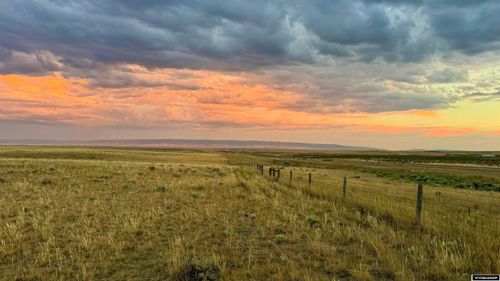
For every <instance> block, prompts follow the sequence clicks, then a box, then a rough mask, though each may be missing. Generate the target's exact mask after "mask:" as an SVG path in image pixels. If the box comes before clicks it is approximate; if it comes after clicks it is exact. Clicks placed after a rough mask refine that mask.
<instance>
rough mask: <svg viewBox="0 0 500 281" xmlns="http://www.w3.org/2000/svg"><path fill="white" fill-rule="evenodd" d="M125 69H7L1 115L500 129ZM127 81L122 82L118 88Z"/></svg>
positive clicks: (438, 130)
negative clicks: (348, 109) (79, 72)
mask: <svg viewBox="0 0 500 281" xmlns="http://www.w3.org/2000/svg"><path fill="white" fill-rule="evenodd" d="M121 69H122V71H123V73H119V75H117V74H116V73H104V74H103V75H102V77H99V79H100V80H99V81H92V82H89V81H87V80H85V79H74V78H66V77H63V76H61V75H58V74H55V75H51V76H40V77H31V76H21V75H3V76H2V75H0V91H1V96H0V102H1V104H2V107H1V108H0V119H8V120H27V121H33V122H55V123H64V124H72V125H78V126H103V125H108V126H122V127H127V126H128V127H152V126H154V127H162V126H178V127H183V126H185V124H187V123H189V124H190V125H189V126H205V127H206V126H218V127H224V126H236V127H258V128H270V129H323V128H334V127H347V128H350V131H352V132H374V133H383V134H414V135H421V136H426V137H450V136H461V135H467V134H471V133H490V134H491V133H492V132H495V133H496V134H497V135H498V134H500V131H498V130H497V131H493V130H487V131H484V130H483V131H480V130H476V129H472V128H469V127H465V126H458V125H457V126H456V127H454V126H451V125H449V124H441V123H439V122H441V121H442V119H443V118H446V116H444V115H442V114H441V113H439V112H435V111H424V110H409V111H405V112H388V113H381V114H369V113H357V114H354V113H351V114H348V113H343V114H340V113H331V110H330V108H328V107H327V106H326V105H322V104H321V103H319V102H311V101H310V99H309V98H308V97H307V96H306V95H304V94H301V93H297V92H292V91H289V90H282V89H279V88H276V87H273V85H266V84H263V83H260V82H255V81H256V80H255V79H252V78H251V77H248V76H247V75H246V74H244V73H229V74H228V73H221V72H213V71H204V70H198V71H196V70H179V69H162V70H148V69H144V68H142V67H139V66H134V65H130V66H123V67H122V68H121ZM113 75H115V76H113ZM107 80H110V81H111V80H112V83H106V81H107ZM120 81H121V82H122V83H123V84H122V85H123V87H119V88H117V87H111V85H113V84H115V83H120ZM108 82H109V81H108Z"/></svg>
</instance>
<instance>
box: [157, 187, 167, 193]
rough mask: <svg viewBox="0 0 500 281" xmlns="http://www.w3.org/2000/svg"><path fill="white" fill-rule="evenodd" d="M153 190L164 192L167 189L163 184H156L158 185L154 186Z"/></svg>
mask: <svg viewBox="0 0 500 281" xmlns="http://www.w3.org/2000/svg"><path fill="white" fill-rule="evenodd" d="M155 191H156V192H166V191H167V187H166V186H164V185H158V186H156V188H155Z"/></svg>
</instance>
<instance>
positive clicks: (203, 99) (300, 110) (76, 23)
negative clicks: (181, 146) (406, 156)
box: [0, 0, 500, 150]
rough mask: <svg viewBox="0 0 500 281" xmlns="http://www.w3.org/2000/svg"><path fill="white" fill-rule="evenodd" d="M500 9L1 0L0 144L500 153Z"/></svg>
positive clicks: (401, 1)
mask: <svg viewBox="0 0 500 281" xmlns="http://www.w3.org/2000/svg"><path fill="white" fill-rule="evenodd" d="M498 15H500V1H498V0H490V1H488V0H483V1H471V0H420V1H419V0H415V1H409V0H408V1H405V0H378V1H377V0H372V1H368V0H340V1H334V0H308V1H299V0H287V1H279V0H278V1H262V0H254V1H237V0H231V1H226V0H225V1H222V0H211V1H196V0H191V1H190V0H179V1H164V0H163V1H160V0H142V1H136V0H106V1H102V0H78V1H77V0H74V1H73V0H2V1H0V139H20V138H38V139H104V138H210V139H246V140H248V139H256V140H279V141H305V142H321V143H339V144H345V145H363V146H372V147H373V146H376V147H382V148H392V149H402V148H450V149H474V150H500V16H498Z"/></svg>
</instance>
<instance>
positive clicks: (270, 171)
mask: <svg viewBox="0 0 500 281" xmlns="http://www.w3.org/2000/svg"><path fill="white" fill-rule="evenodd" d="M272 175H273V168H269V177H272Z"/></svg>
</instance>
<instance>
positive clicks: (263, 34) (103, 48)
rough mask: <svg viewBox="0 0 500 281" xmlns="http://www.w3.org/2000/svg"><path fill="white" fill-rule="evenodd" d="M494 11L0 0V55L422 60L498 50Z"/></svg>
mask: <svg viewBox="0 0 500 281" xmlns="http://www.w3.org/2000/svg"><path fill="white" fill-rule="evenodd" d="M499 13H500V2H499V1H451V0H442V1H404V0H399V1H397V0H392V1H390V0H385V1H368V0H364V1H350V0H349V1H348V0H338V1H326V0H313V1H281V0H277V1H265V0H258V1H222V0H215V1H200V0H188V1H154V0H148V1H132V0H110V1H97V0H81V1H56V0H52V1H50V0H30V1H21V0H6V1H2V2H1V3H0V38H1V41H0V47H1V48H2V49H3V50H2V51H1V52H0V60H2V61H4V60H5V57H6V55H5V52H6V50H7V51H19V52H24V53H35V52H38V51H42V50H47V51H50V52H51V53H53V54H55V55H56V56H59V57H60V58H61V59H62V60H64V61H66V62H68V63H71V60H73V61H82V60H89V61H91V62H99V63H104V64H115V63H133V64H140V65H143V66H147V67H152V68H154V67H176V68H202V69H227V70H231V69H235V70H238V69H254V68H258V67H262V66H272V65H283V64H295V63H310V64H312V63H317V62H318V58H317V55H324V56H325V55H326V56H331V57H347V58H351V59H358V60H362V61H367V62H368V61H373V60H375V59H377V58H382V59H384V60H386V61H389V62H392V61H420V60H423V59H425V58H426V57H428V56H433V55H439V54H440V52H447V51H453V50H456V51H460V52H464V53H467V54H476V53H480V52H483V51H488V50H498V49H499V48H500V45H499V44H500V17H498V16H497V15H498V14H499ZM415 34H418V35H415ZM73 66H75V67H81V66H82V65H81V64H77V63H75V64H73ZM19 67H20V69H19V71H17V72H21V71H23V67H24V66H19ZM42 67H46V68H47V71H51V70H53V66H50V65H44V64H42ZM4 68H5V67H4ZM10 69H12V71H13V72H16V71H15V69H13V66H10Z"/></svg>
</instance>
